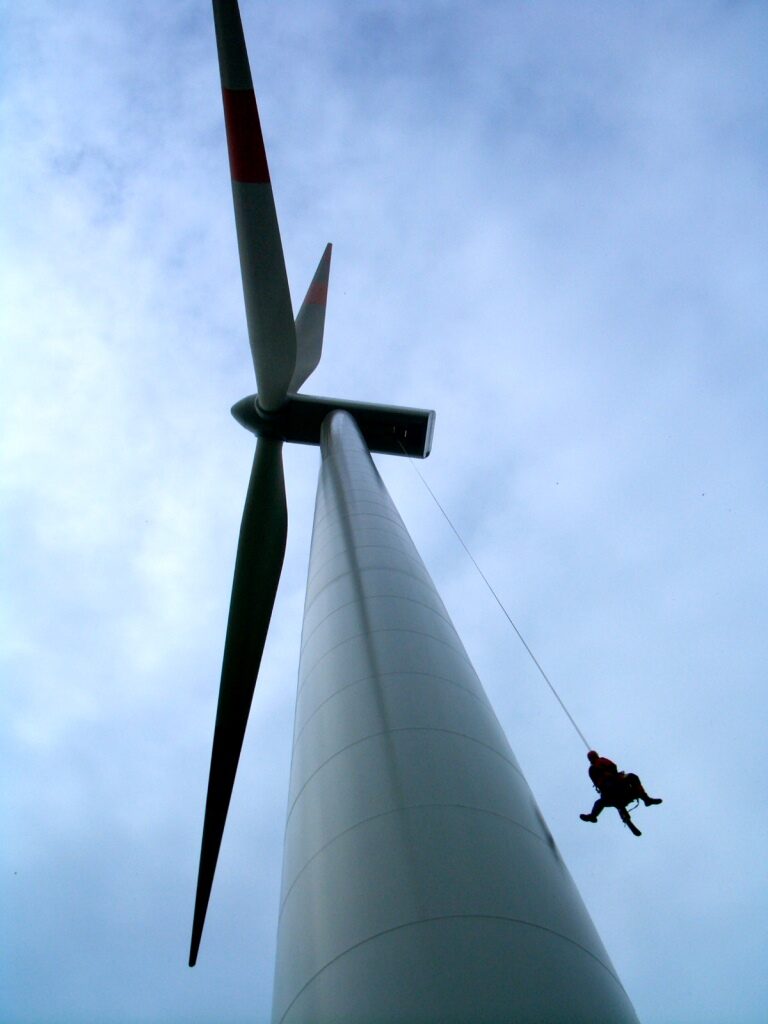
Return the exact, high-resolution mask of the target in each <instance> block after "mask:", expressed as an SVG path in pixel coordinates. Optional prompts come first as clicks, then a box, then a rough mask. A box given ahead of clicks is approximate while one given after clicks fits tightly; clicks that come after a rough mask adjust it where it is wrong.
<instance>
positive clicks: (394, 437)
mask: <svg viewBox="0 0 768 1024" xmlns="http://www.w3.org/2000/svg"><path fill="white" fill-rule="evenodd" d="M337 409H342V410H344V411H345V412H348V413H350V415H351V416H353V417H354V419H355V421H356V423H357V425H358V427H359V429H360V433H361V434H362V435H363V438H364V440H365V443H366V444H367V445H368V448H369V450H370V451H372V452H384V453H386V454H388V455H408V456H410V457H411V458H417V459H425V458H426V457H427V456H428V455H429V453H430V450H431V448H432V433H433V430H434V426H435V414H434V412H433V411H432V410H429V409H408V408H406V407H404V406H397V405H374V404H371V403H368V402H349V401H341V400H340V399H337V398H321V397H319V396H317V395H289V396H288V398H286V400H285V402H284V403H283V405H282V406H281V407H280V408H279V409H277V410H274V411H270V412H267V411H266V410H264V409H262V407H261V406H260V405H259V399H258V395H249V396H248V397H247V398H242V399H241V400H240V401H239V402H237V403H235V405H233V406H232V415H233V416H234V417H235V419H236V420H237V422H238V423H239V424H240V425H241V426H243V427H245V429H246V430H250V431H251V433H253V434H256V435H257V436H258V437H263V438H266V439H268V440H270V441H290V442H293V443H295V444H315V445H319V444H320V430H321V427H322V424H323V420H324V419H325V417H326V416H327V415H328V414H329V413H331V412H334V411H335V410H337Z"/></svg>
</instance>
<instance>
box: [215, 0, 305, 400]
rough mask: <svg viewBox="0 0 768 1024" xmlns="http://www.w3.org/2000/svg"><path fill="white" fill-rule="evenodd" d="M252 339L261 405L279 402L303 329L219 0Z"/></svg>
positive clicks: (247, 91) (240, 61)
mask: <svg viewBox="0 0 768 1024" xmlns="http://www.w3.org/2000/svg"><path fill="white" fill-rule="evenodd" d="M213 19H214V24H215V26H216V45H217V49H218V54H219V72H220V74H221V92H222V97H223V101H224V121H225V123H226V128H227V147H228V149H229V168H230V172H231V175H232V198H233V201H234V205H235V224H236V227H237V246H238V250H239V253H240V272H241V274H242V278H243V295H244V297H245V315H246V320H247V322H248V340H249V342H250V345H251V355H252V356H253V365H254V369H255V370H256V380H257V383H258V389H259V405H261V407H262V408H263V409H265V410H267V411H270V410H273V409H278V408H279V407H280V406H281V405H282V404H283V401H284V400H285V396H286V394H287V392H288V385H289V384H290V381H291V377H292V376H293V369H294V365H295V363H296V329H295V327H294V323H293V308H292V306H291V294H290V291H289V289H288V276H287V274H286V271H285V260H284V259H283V246H282V242H281V241H280V228H279V226H278V223H277V212H276V210H275V200H274V196H273V195H272V184H271V182H270V178H269V168H268V166H267V154H266V151H265V149H264V139H263V136H262V133H261V124H260V122H259V112H258V109H257V107H256V96H255V95H254V91H253V82H252V80H251V69H250V66H249V64H248V52H247V50H246V48H245V38H244V36H243V26H242V22H241V20H240V9H239V7H238V5H237V0H213Z"/></svg>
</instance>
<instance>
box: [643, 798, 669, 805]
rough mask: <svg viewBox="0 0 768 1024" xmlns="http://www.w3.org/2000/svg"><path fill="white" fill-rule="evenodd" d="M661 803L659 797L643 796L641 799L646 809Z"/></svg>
mask: <svg viewBox="0 0 768 1024" xmlns="http://www.w3.org/2000/svg"><path fill="white" fill-rule="evenodd" d="M663 802H664V801H663V800H662V799H661V797H660V796H644V797H643V803H644V804H645V806H646V807H653V805H654V804H661V803H663Z"/></svg>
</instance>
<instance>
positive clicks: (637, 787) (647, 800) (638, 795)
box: [626, 772, 661, 807]
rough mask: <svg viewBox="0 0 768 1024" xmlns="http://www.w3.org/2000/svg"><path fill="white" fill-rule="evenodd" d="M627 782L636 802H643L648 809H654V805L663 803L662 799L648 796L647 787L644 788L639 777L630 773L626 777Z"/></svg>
mask: <svg viewBox="0 0 768 1024" xmlns="http://www.w3.org/2000/svg"><path fill="white" fill-rule="evenodd" d="M626 780H627V782H628V783H629V785H630V786H631V787H632V795H633V797H634V799H635V800H642V801H643V803H644V804H645V806H646V807H652V806H653V805H654V804H660V803H661V797H658V796H648V794H647V793H646V792H645V787H644V786H643V784H642V782H641V781H640V779H639V777H638V776H637V775H635V774H634V773H632V772H630V773H628V774H627V775H626Z"/></svg>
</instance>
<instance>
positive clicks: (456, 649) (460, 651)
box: [296, 628, 472, 694]
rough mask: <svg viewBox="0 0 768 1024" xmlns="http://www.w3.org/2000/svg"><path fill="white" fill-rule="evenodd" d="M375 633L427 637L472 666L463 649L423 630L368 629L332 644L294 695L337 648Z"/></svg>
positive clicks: (305, 675) (305, 676) (306, 674)
mask: <svg viewBox="0 0 768 1024" xmlns="http://www.w3.org/2000/svg"><path fill="white" fill-rule="evenodd" d="M376 633H410V634H412V635H413V636H427V637H429V639H430V640H434V641H435V643H438V644H442V645H443V647H447V648H448V649H449V650H451V651H454V652H455V653H456V654H460V655H461V656H462V658H464V660H465V661H466V662H467V664H468V665H471V664H472V662H471V661H470V660H469V656H468V655H467V652H466V651H465V650H464V648H463V647H454V646H453V644H449V643H448V642H447V640H442V639H441V638H440V637H439V636H432V634H431V633H425V632H424V630H423V629H402V628H397V629H368V630H365V631H364V632H362V633H355V635H354V636H348V637H346V638H345V639H344V640H340V641H339V642H338V643H337V644H334V645H333V647H331V648H329V649H328V650H327V651H326V652H325V653H324V654H321V655H320V657H319V658H318V659H317V661H316V662H315V663H314V665H313V666H312V668H311V669H309V671H308V672H306V673H304V680H303V682H302V683H301V684H300V686H299V687H298V689H297V690H296V693H297V694H299V693H301V691H302V690H303V689H304V687H305V686H306V685H307V680H308V679H309V677H310V676H311V675H312V673H313V672H314V671H315V669H316V668H317V667H318V666H319V665H320V662H321V661H323V660H324V659H325V658H327V657H328V655H329V654H333V652H334V651H337V650H338V649H339V647H343V646H344V644H349V643H352V641H353V640H359V639H360V637H363V636H373V635H374V634H376ZM456 636H457V639H458V634H456ZM459 643H461V640H459ZM299 673H300V675H301V667H299Z"/></svg>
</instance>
